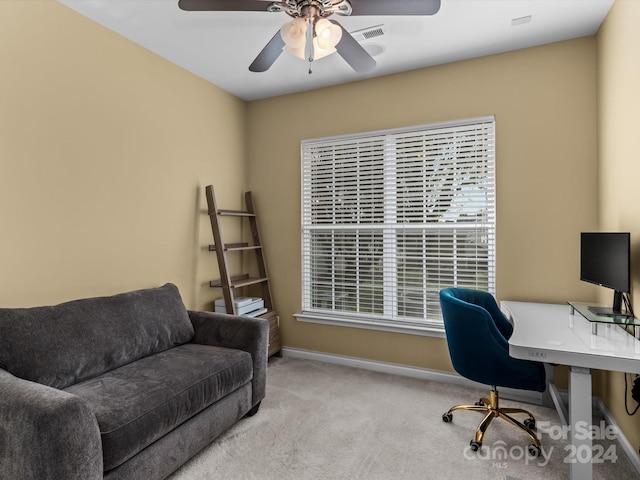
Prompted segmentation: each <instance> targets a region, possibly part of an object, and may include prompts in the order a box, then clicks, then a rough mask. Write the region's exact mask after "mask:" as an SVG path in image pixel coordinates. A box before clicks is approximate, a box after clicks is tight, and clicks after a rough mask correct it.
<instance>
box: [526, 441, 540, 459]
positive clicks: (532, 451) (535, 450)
mask: <svg viewBox="0 0 640 480" xmlns="http://www.w3.org/2000/svg"><path fill="white" fill-rule="evenodd" d="M527 450H528V451H529V455H531V456H532V457H539V456H540V447H539V446H537V445H534V444H533V443H532V444H531V445H529V446H528V447H527Z"/></svg>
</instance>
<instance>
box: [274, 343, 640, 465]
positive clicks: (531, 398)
mask: <svg viewBox="0 0 640 480" xmlns="http://www.w3.org/2000/svg"><path fill="white" fill-rule="evenodd" d="M282 356H283V357H289V358H301V359H305V360H315V361H318V362H325V363H333V364H337V365H344V366H347V367H354V368H362V369H364V370H371V371H374V372H381V373H389V374H393V375H401V376H404V377H412V378H419V379H422V380H434V381H437V382H447V383H453V384H456V385H462V386H467V387H475V388H486V387H487V386H486V385H483V384H480V383H477V382H473V381H471V380H469V379H466V378H464V377H463V376H461V375H458V374H457V373H451V372H443V371H440V370H430V369H428V368H420V367H412V366H408V365H401V364H397V363H388V362H381V361H378V360H366V359H364V358H358V357H347V356H344V355H335V354H332V353H322V352H314V351H312V350H303V349H299V348H291V347H285V348H283V349H282ZM500 393H501V397H503V398H509V399H511V400H517V401H522V402H526V403H533V404H538V405H539V404H541V395H540V394H538V393H537V392H525V391H520V390H511V389H508V388H501V389H500ZM559 394H560V396H561V397H562V398H563V399H564V401H565V402H566V401H567V400H568V393H567V391H566V390H562V391H560V392H559ZM592 400H593V401H592V403H593V406H594V408H596V409H597V410H598V411H599V412H600V413H601V414H602V416H603V418H604V421H605V422H606V424H607V425H612V426H614V427H615V428H616V431H617V440H618V442H619V443H620V446H621V447H622V450H623V451H624V453H625V454H626V455H627V458H629V461H630V462H631V464H632V465H633V467H634V468H635V469H636V471H637V472H638V474H640V458H639V457H638V455H637V454H636V451H635V449H634V448H633V445H631V443H630V442H629V440H628V439H627V437H626V436H625V435H624V433H622V431H621V430H620V429H619V428H618V424H617V422H616V420H615V418H613V415H611V412H610V411H609V409H607V406H606V405H605V404H604V402H603V401H602V400H601V399H600V398H599V397H593V399H592Z"/></svg>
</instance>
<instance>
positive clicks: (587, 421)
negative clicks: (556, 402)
mask: <svg viewBox="0 0 640 480" xmlns="http://www.w3.org/2000/svg"><path fill="white" fill-rule="evenodd" d="M592 423H593V418H592V415H591V371H590V370H589V369H588V368H583V367H570V368H569V425H570V427H571V432H570V435H571V445H570V446H569V447H568V448H569V449H568V450H567V452H566V453H567V455H566V458H567V460H568V461H570V462H571V464H570V472H571V475H570V478H571V480H592V478H593V471H592V465H591V457H592V449H591V443H592V442H591V437H590V435H585V431H587V432H588V431H589V427H590V426H591V424H592ZM583 437H587V438H583Z"/></svg>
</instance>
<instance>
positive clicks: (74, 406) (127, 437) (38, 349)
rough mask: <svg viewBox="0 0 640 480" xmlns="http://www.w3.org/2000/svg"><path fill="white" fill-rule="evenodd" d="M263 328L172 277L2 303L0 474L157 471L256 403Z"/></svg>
mask: <svg viewBox="0 0 640 480" xmlns="http://www.w3.org/2000/svg"><path fill="white" fill-rule="evenodd" d="M268 336H269V327H268V322H267V321H266V320H263V319H253V318H245V317H233V316H229V315H221V314H216V313H211V312H195V311H187V309H186V308H185V306H184V304H183V302H182V299H181V298H180V293H179V292H178V288H177V287H176V286H175V285H173V284H166V285H164V286H162V287H159V288H153V289H146V290H138V291H134V292H128V293H123V294H120V295H114V296H111V297H100V298H87V299H82V300H75V301H72V302H67V303H63V304H60V305H56V306H50V307H34V308H4V309H0V478H1V479H3V480H31V479H33V480H49V479H51V480H54V479H55V480H94V479H103V478H104V479H108V480H120V479H132V480H133V479H135V480H154V479H163V478H166V477H167V476H168V475H170V474H171V473H172V472H173V471H175V470H176V469H177V468H178V467H179V466H180V465H182V464H183V463H185V462H186V461H187V460H188V459H189V458H191V457H192V456H193V455H195V454H196V453H197V452H198V451H200V450H201V449H202V448H203V447H205V446H206V445H208V444H209V443H211V441H212V440H213V439H215V438H216V437H217V436H218V435H220V434H221V433H222V432H224V431H225V430H226V429H228V428H229V427H230V426H232V425H233V424H234V423H235V422H237V421H238V420H240V419H241V418H243V417H244V416H247V415H253V414H254V413H256V412H257V409H258V407H259V405H260V401H261V400H262V399H263V397H264V394H265V384H266V369H267V348H268V345H267V344H268Z"/></svg>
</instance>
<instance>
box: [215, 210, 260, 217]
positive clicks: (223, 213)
mask: <svg viewBox="0 0 640 480" xmlns="http://www.w3.org/2000/svg"><path fill="white" fill-rule="evenodd" d="M218 215H221V216H226V217H255V216H256V214H255V213H250V212H244V211H240V210H218Z"/></svg>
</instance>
